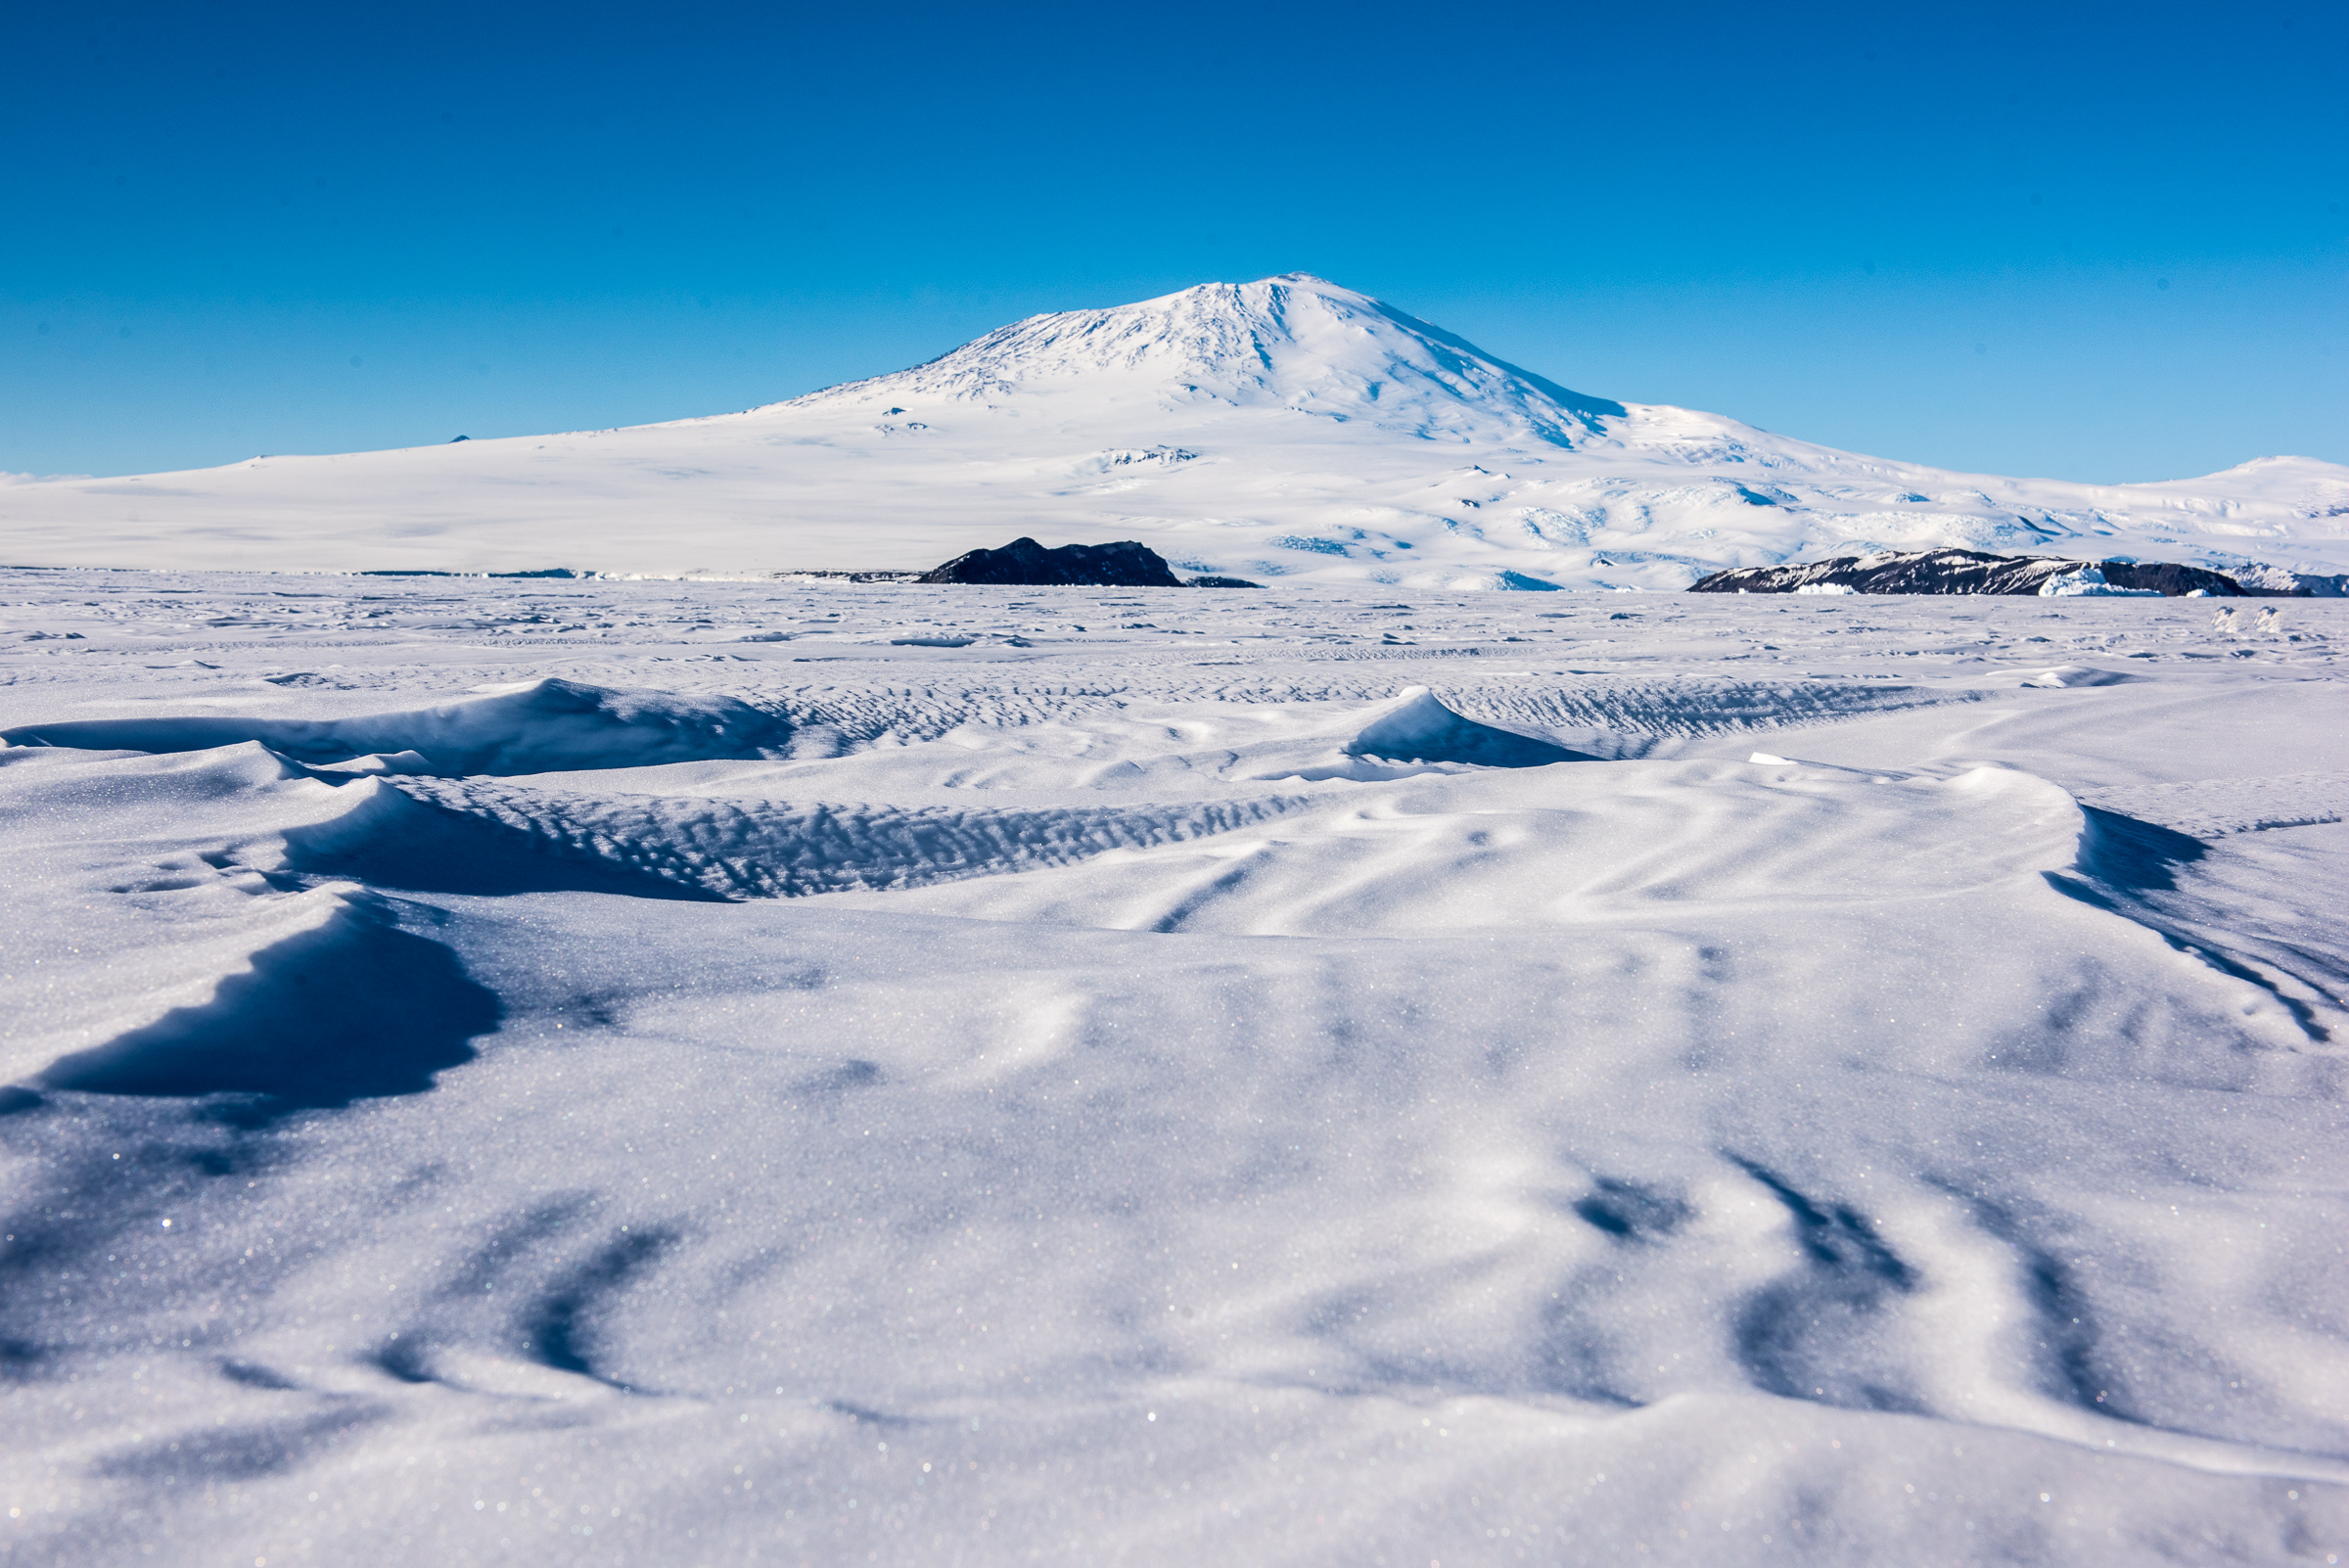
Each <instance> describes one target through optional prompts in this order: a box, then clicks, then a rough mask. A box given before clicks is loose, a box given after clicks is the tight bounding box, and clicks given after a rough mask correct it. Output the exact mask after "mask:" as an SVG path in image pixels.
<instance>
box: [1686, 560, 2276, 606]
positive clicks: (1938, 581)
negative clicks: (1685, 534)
mask: <svg viewBox="0 0 2349 1568" xmlns="http://www.w3.org/2000/svg"><path fill="white" fill-rule="evenodd" d="M2087 567H2095V568H2096V569H2097V570H2098V571H2100V572H2102V573H2103V574H2104V580H2105V581H2106V582H2108V583H2110V584H2111V585H2112V586H2114V587H2116V588H2139V589H2146V588H2149V589H2152V590H2153V591H2155V592H2157V593H2162V594H2166V595H2169V596H2170V597H2173V598H2175V597H2179V596H2181V595H2184V594H2188V593H2191V592H2193V591H2194V590H2195V589H2197V588H2199V589H2201V590H2202V591H2203V592H2204V593H2207V594H2209V595H2210V596H2211V597H2213V598H2240V597H2245V596H2254V597H2266V596H2278V595H2276V594H2275V591H2274V590H2260V589H2255V588H2246V587H2244V586H2243V585H2242V584H2241V583H2239V582H2237V581H2235V580H2234V578H2233V577H2230V576H2224V575H2223V574H2221V573H2217V572H2210V571H2206V570H2204V569H2203V568H2201V567H2190V566H2179V565H2177V564H2176V563H2174V562H2168V561H2149V562H2135V561H2075V560H2070V559H2066V558H2062V557H2057V556H2047V555H1991V554H1988V553H1986V552H1984V551H1981V550H1908V551H1885V552H1882V553H1880V554H1876V555H1845V556H1837V557H1836V558H1835V559H1834V560H1832V561H1790V562H1787V563H1785V564H1783V565H1780V566H1767V567H1734V568H1731V569H1730V570H1729V571H1727V572H1716V573H1714V574H1713V575H1712V576H1709V577H1704V578H1700V579H1699V580H1698V581H1696V582H1694V583H1691V584H1690V585H1689V588H1688V591H1689V592H1690V593H1792V592H1794V591H1795V590H1796V589H1797V588H1801V587H1805V586H1808V585H1810V584H1812V583H1819V584H1822V585H1826V584H1832V585H1836V586H1840V587H1846V588H1850V589H1851V590H1852V591H1853V592H1855V593H2021V594H2035V593H2037V592H2039V590H2040V589H2041V588H2042V587H2044V586H2045V585H2046V584H2047V582H2048V580H2049V579H2050V577H2060V576H2068V575H2070V574H2071V573H2074V572H2078V571H2080V570H2082V569H2083V568H2087Z"/></svg>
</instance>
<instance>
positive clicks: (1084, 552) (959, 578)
mask: <svg viewBox="0 0 2349 1568" xmlns="http://www.w3.org/2000/svg"><path fill="white" fill-rule="evenodd" d="M916 580H917V581H921V582H981V583H994V584H998V585H1002V586H1008V587H1021V588H1047V587H1078V588H1179V587H1181V586H1182V585H1183V584H1182V579H1181V578H1180V577H1177V576H1175V575H1174V573H1173V572H1172V571H1170V570H1168V567H1167V563H1166V562H1165V560H1164V559H1162V558H1161V557H1160V555H1159V553H1158V552H1157V551H1156V550H1153V549H1151V548H1150V547H1149V546H1148V545H1146V544H1136V543H1134V542H1133V541H1132V540H1130V539H1128V540H1124V541H1121V542H1119V543H1117V544H1064V545H1062V546H1061V547H1060V548H1059V549H1057V550H1047V549H1045V548H1044V547H1043V546H1042V545H1040V544H1038V543H1036V541H1035V540H1034V539H1014V540H1012V541H1011V542H1010V543H1009V544H1007V545H1005V546H1003V548H1002V549H1000V550H973V551H971V552H969V553H968V554H967V555H958V556H956V557H955V558H954V559H953V560H951V561H948V562H947V563H946V564H945V565H944V566H942V567H940V568H938V569H937V570H936V571H933V572H925V573H923V574H922V575H921V576H920V577H919V578H917V579H916Z"/></svg>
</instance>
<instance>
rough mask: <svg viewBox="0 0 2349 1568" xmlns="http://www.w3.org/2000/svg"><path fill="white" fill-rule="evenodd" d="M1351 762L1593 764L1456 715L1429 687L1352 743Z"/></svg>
mask: <svg viewBox="0 0 2349 1568" xmlns="http://www.w3.org/2000/svg"><path fill="white" fill-rule="evenodd" d="M1345 753H1346V755H1347V756H1349V757H1365V758H1377V759H1380V760H1382V761H1397V762H1463V763H1466V764H1468V765H1469V766H1472V767H1543V766H1546V765H1548V764H1549V763H1551V762H1577V761H1589V758H1587V757H1585V756H1584V755H1583V754H1581V753H1579V752H1570V751H1568V750H1567V749H1566V748H1565V747H1563V746H1559V745H1556V744H1554V743H1552V742H1549V741H1544V740H1536V739H1535V738H1534V737H1533V736H1531V735H1520V734H1518V733H1517V732H1516V731H1514V730H1508V729H1502V728H1500V727H1498V726H1497V725H1494V724H1480V723H1478V722H1477V721H1476V720H1475V719H1473V718H1469V717H1466V716H1465V715H1460V714H1455V713H1453V712H1452V711H1451V709H1449V708H1447V707H1445V706H1444V705H1443V704H1442V703H1440V702H1438V701H1437V700H1436V698H1435V694H1434V693H1432V692H1430V691H1429V690H1428V689H1427V688H1426V687H1425V686H1413V687H1410V688H1409V689H1408V690H1406V691H1405V692H1404V693H1403V695H1402V696H1400V697H1398V698H1396V699H1395V701H1394V702H1393V703H1391V704H1389V705H1388V706H1387V708H1386V709H1385V710H1383V711H1382V712H1381V713H1380V714H1379V715H1378V716H1376V717H1375V718H1372V719H1371V720H1370V721H1369V722H1368V723H1366V724H1364V725H1362V727H1361V728H1360V729H1359V730H1357V731H1355V734H1354V738H1353V739H1352V740H1350V741H1348V742H1347V743H1346V746H1345Z"/></svg>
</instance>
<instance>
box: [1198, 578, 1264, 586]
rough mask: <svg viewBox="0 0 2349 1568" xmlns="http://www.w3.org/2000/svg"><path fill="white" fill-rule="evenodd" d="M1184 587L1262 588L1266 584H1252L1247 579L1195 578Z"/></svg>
mask: <svg viewBox="0 0 2349 1568" xmlns="http://www.w3.org/2000/svg"><path fill="white" fill-rule="evenodd" d="M1184 586H1185V587H1191V588H1261V587H1263V586H1264V584H1263V583H1261V582H1251V581H1249V580H1248V579H1247V578H1246V577H1193V578H1191V580H1190V581H1189V582H1187V583H1185V584H1184Z"/></svg>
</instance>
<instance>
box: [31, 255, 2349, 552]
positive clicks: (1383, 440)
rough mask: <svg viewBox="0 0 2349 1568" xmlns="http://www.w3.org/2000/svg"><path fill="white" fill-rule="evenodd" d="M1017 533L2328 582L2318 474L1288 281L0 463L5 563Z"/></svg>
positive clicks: (2339, 476) (907, 539)
mask: <svg viewBox="0 0 2349 1568" xmlns="http://www.w3.org/2000/svg"><path fill="white" fill-rule="evenodd" d="M1022 534H1033V535H1035V536H1036V537H1037V538H1038V539H1040V540H1041V541H1042V542H1043V543H1045V544H1047V545H1063V544H1070V543H1101V542H1105V541H1108V540H1114V539H1136V540H1139V541H1141V542H1142V543H1144V544H1147V545H1149V546H1150V547H1151V548H1152V549H1154V550H1156V551H1158V552H1159V553H1160V554H1161V555H1163V556H1165V557H1166V558H1167V559H1168V560H1170V561H1172V562H1174V563H1175V564H1176V565H1177V567H1178V568H1179V569H1180V570H1181V571H1183V572H1185V573H1190V574H1200V575H1209V576H1239V577H1244V578H1249V579H1251V580H1258V581H1262V580H1266V579H1281V580H1287V581H1292V582H1293V581H1298V580H1301V579H1303V580H1318V581H1325V582H1352V583H1357V584H1359V583H1365V582H1367V583H1373V584H1388V585H1393V586H1397V587H1403V588H1409V589H1412V590H1422V589H1435V588H1442V589H1451V588H1453V587H1482V588H1497V589H1528V588H1530V589H1542V588H1548V587H1559V586H1563V587H1574V588H1631V587H1640V588H1648V589H1679V588H1682V587H1685V586H1687V585H1688V584H1689V583H1690V582H1692V581H1694V580H1696V579H1697V578H1698V577H1701V576H1705V575H1707V574H1709V573H1711V572H1714V571H1717V570H1721V569H1724V568H1730V567H1745V566H1760V565H1769V564H1773V563H1777V562H1782V561H1789V560H1811V559H1817V558H1821V557H1828V556H1835V555H1855V554H1869V553H1875V552H1882V551H1918V550H1941V549H1974V550H1989V551H1995V552H2000V553H2029V554H2040V555H2061V556H2065V557H2069V558H2073V559H2082V560H2104V559H2110V558H2112V557H2115V556H2120V555H2128V556H2133V557H2138V558H2142V559H2144V560H2148V561H2183V562H2188V563H2192V564H2197V565H2202V566H2206V567H2210V568H2213V569H2216V570H2219V571H2222V572H2228V573H2233V574H2251V575H2253V576H2259V577H2260V581H2259V585H2260V586H2263V587H2270V588H2279V589H2282V590H2285V591H2288V590H2289V589H2290V588H2291V587H2292V586H2293V585H2294V584H2296V583H2305V584H2306V585H2307V586H2309V587H2311V589H2312V590H2313V591H2319V592H2323V591H2327V589H2328V588H2329V590H2330V591H2336V592H2337V591H2338V583H2339V581H2340V580H2342V575H2343V574H2344V573H2345V572H2349V469H2344V468H2342V467H2340V466H2338V465H2336V464H2330V463H2325V462H2320V461H2317V460H2315V459H2311V458H2297V457H2270V458H2261V459H2258V460H2256V461H2254V462H2251V463H2246V464H2243V465H2240V466H2238V467H2236V468H2234V469H2230V470H2228V471H2227V472H2225V473H2223V474H2216V475H2211V476H2209V477H2207V478H2205V479H2199V480H2178V481H2173V482H2166V483H2163V484H2118V485H2085V484H2065V483H2059V482H2055V481H2048V480H2030V479H2006V478H2000V477H1996V476H1987V475H1967V474H1955V473H1949V472H1945V471H1941V470H1936V469H1929V468H1923V467H1920V466H1917V465H1915V464H1911V463H1903V462H1898V461H1892V460H1887V459H1881V458H1872V457H1864V456H1858V455H1855V454H1852V453H1848V452H1840V451H1836V450H1833V449H1831V448H1828V447H1824V446H1819V445H1815V444H1812V443H1810V442H1806V441H1801V440H1796V439H1791V438H1786V437H1781V436H1777V435H1773V434H1772V433H1770V432H1766V431H1761V430H1757V429H1755V428H1753V427H1752V426H1749V425H1745V424H1741V423H1740V422H1738V421H1737V420H1734V419H1731V418H1727V417H1726V416H1723V415H1719V414H1708V413H1702V412H1698V411H1695V410H1690V409H1684V408H1675V407H1670V406H1666V405H1661V404H1642V403H1623V402H1615V401H1610V400H1608V399H1607V398H1605V397H1603V396H1599V395H1593V394H1586V393H1583V392H1571V391H1568V390H1567V389H1566V388H1565V387H1562V386H1560V385H1558V384H1557V383H1555V382H1552V381H1549V380H1545V379H1544V378H1543V377H1542V376H1540V375H1537V374H1535V373H1533V372H1532V371H1529V370H1524V369H1520V368H1518V367H1517V366H1514V365H1511V364H1509V363H1508V362H1506V361H1505V360H1502V359H1500V358H1498V357H1497V356H1496V355H1494V354H1492V353H1489V352H1487V351H1485V350H1484V349H1482V348H1479V347H1477V346H1474V345H1471V344H1468V343H1466V342H1464V341H1462V340H1461V339H1459V338H1457V337H1456V336H1454V335H1452V334H1451V333H1448V332H1446V331H1444V330H1443V329H1442V328H1440V327H1437V326H1434V325H1432V324H1430V323H1428V322H1425V321H1422V320H1419V319H1417V318H1415V317H1413V316H1411V315H1409V314H1406V313H1405V312H1404V311H1402V310H1400V309H1397V308H1396V307H1394V306H1392V305H1389V304H1386V303H1384V302H1382V301H1380V300H1373V299H1371V298H1369V297H1368V296H1366V295H1362V294H1359V293H1357V292H1355V291H1353V290H1350V289H1346V288H1343V287H1340V286H1339V285H1337V284H1334V283H1330V282H1328V281H1326V280H1323V279H1318V278H1313V277H1308V276H1305V275H1303V274H1290V275H1286V276H1282V277H1276V278H1267V279H1264V280H1261V281H1258V282H1254V283H1245V284H1222V283H1217V284H1204V285H1201V286H1200V287H1198V288H1193V289H1185V290H1182V291H1180V292H1178V293H1175V294H1172V295H1168V296H1165V297H1164V298H1162V299H1158V300H1143V301H1141V302H1139V303H1135V304H1128V305H1120V306H1116V307H1113V308H1108V309H1092V310H1072V311H1065V312H1059V313H1055V314H1050V315H1042V316H1036V317H1032V318H1030V319H1028V320H1026V321H1021V322H1016V323H1014V324H1012V325H1010V326H1007V327H1004V328H1001V329H999V330H998V331H995V332H992V333H990V334H988V335H987V336H985V337H983V338H981V339H979V340H977V341H976V342H973V343H971V344H968V345H965V346H962V347H960V348H957V349H955V350H953V351H952V352H950V353H947V354H945V355H944V356H943V357H941V358H939V359H937V360H934V361H932V362H931V363H929V364H926V365H922V366H918V367H916V368H914V369H911V370H906V371H900V372H898V373H895V374H892V375H887V376H881V377H877V378H874V379H872V380H868V381H862V382H855V383H852V384H850V385H848V386H844V387H837V388H832V389H829V390H827V391H824V392H815V393H811V394H809V395H807V396H804V397H799V398H795V399H792V400H790V401H786V402H779V403H774V404H770V405H767V406H765V407H761V408H755V409H751V410H748V411H746V412H743V413H738V414H728V415H722V416H718V417H714V418H706V419H691V420H682V421H678V422H674V423H669V424H662V425H648V426H641V427H637V428H633V429H627V430H610V431H591V432H574V433H571V434H567V435H552V436H535V437H521V438H509V439H503V440H471V441H466V442H463V443H461V444H455V445H436V446H431V447H419V448H413V449H410V450H405V451H392V452H371V453H353V454H345V455H342V456H333V457H259V458H253V459H252V460H251V461H249V462H244V463H238V464H234V465H231V466H229V467H225V468H219V469H209V470H204V471H201V472H193V473H184V474H168V475H143V476H133V477H128V478H112V479H87V478H73V479H53V480H42V481H33V482H26V483H20V484H7V485H0V536H5V537H6V538H7V539H8V541H9V550H8V558H9V559H10V560H13V561H17V562H23V563H27V564H35V565H39V564H48V565H74V564H79V565H105V566H129V567H160V566H175V567H252V568H264V569H293V570H328V571H369V570H379V569H380V570H392V569H399V570H434V571H454V572H482V571H495V572H531V571H544V570H548V569H555V568H569V569H577V570H593V571H601V572H607V573H619V574H648V575H656V576H696V575H699V576H758V577H766V576H769V575H771V574H774V573H778V572H793V571H799V572H805V571H810V570H829V571H868V570H870V571H880V570H892V571H926V570H928V569H930V568H933V567H936V566H938V565H939V564H941V563H942V562H944V561H945V560H948V559H950V558H952V557H954V556H957V555H960V554H962V553H963V552H965V551H967V550H970V549H973V548H978V547H993V546H999V545H1001V544H1004V543H1005V542H1007V541H1009V540H1010V539H1013V538H1015V537H1018V536H1020V535H1022ZM2262 574H2264V576H2263V575H2262Z"/></svg>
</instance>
